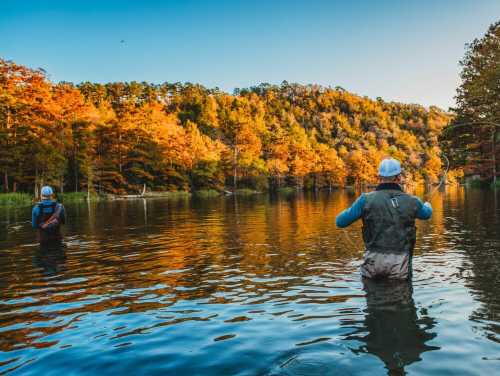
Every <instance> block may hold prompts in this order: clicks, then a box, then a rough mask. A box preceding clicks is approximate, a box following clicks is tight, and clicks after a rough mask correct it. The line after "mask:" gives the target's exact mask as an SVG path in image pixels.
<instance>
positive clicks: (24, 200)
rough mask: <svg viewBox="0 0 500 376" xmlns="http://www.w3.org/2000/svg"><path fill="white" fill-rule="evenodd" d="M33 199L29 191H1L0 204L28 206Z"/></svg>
mask: <svg viewBox="0 0 500 376" xmlns="http://www.w3.org/2000/svg"><path fill="white" fill-rule="evenodd" d="M32 200H33V196H31V195H30V194H29V193H0V206H27V205H31V204H32Z"/></svg>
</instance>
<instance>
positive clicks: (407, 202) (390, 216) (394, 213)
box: [362, 189, 419, 256]
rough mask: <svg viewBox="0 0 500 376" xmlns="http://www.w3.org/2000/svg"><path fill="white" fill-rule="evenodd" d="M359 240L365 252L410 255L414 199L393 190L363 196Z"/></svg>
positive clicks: (417, 206) (415, 206)
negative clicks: (361, 230) (360, 238)
mask: <svg viewBox="0 0 500 376" xmlns="http://www.w3.org/2000/svg"><path fill="white" fill-rule="evenodd" d="M365 199H366V201H365V205H364V207H363V217H362V218H363V240H364V242H365V247H366V250H368V251H370V252H377V253H386V254H389V253H390V254H409V255H410V256H412V255H413V248H414V247H415V241H416V227H415V218H416V216H417V212H418V210H419V205H418V201H417V198H416V197H414V196H411V195H408V194H406V193H404V192H402V191H400V190H396V189H382V190H378V191H374V192H370V193H366V194H365Z"/></svg>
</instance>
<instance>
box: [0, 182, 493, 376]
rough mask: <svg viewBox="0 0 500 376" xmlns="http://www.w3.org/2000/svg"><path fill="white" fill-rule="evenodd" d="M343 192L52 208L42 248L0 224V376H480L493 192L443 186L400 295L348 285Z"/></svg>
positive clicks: (353, 258) (354, 255) (357, 256)
mask: <svg viewBox="0 0 500 376" xmlns="http://www.w3.org/2000/svg"><path fill="white" fill-rule="evenodd" d="M355 197H356V196H355V194H354V192H347V191H338V192H334V193H332V194H320V195H313V194H308V195H291V196H278V197H272V196H267V195H258V196H252V197H238V198H234V197H221V198H215V199H210V200H201V199H198V200H197V199H192V200H188V199H181V200H175V201H167V200H160V199H155V200H149V201H143V200H137V201H128V202H126V201H120V202H102V203H96V204H91V205H90V206H88V205H87V204H86V203H83V204H73V205H67V206H66V209H67V216H68V222H69V223H68V225H67V226H66V229H65V233H66V237H65V240H66V247H65V248H63V249H47V250H42V249H40V247H39V246H38V244H36V242H35V236H34V234H33V232H32V230H31V229H30V225H29V224H28V223H26V222H25V221H26V220H28V219H29V215H30V209H29V208H21V209H5V208H3V209H2V210H1V212H0V222H1V225H0V373H2V372H12V373H13V374H23V375H42V374H43V375H52V374H53V375H60V374H101V375H124V374H163V375H165V374H171V375H174V374H175V375H191V374H193V375H235V374H237V375H327V374H329V375H331V374H334V375H385V374H391V375H400V374H401V375H402V374H405V373H407V374H409V375H440V376H441V375H495V374H499V373H500V294H499V293H498V291H499V290H500V231H499V228H500V227H499V226H500V193H499V196H496V195H495V194H494V192H493V191H481V190H464V189H461V188H457V189H449V190H448V192H446V193H441V192H439V193H438V194H436V195H434V196H433V198H432V204H433V207H434V217H433V219H432V220H431V221H429V222H419V223H418V240H417V247H416V250H415V257H414V262H413V264H414V276H413V283H412V284H411V285H410V284H407V283H389V284H387V283H386V284H374V283H372V284H365V285H364V284H363V282H362V280H361V278H360V274H359V271H358V268H359V265H360V260H361V257H362V242H361V237H360V224H359V223H357V224H355V225H353V226H352V227H351V228H349V230H347V231H342V230H338V229H336V228H335V223H334V220H335V216H336V214H337V213H338V212H340V210H341V209H343V208H344V207H346V206H347V205H348V204H349V203H351V202H352V201H353V200H354V199H355Z"/></svg>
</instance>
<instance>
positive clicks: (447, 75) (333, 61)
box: [0, 0, 500, 109]
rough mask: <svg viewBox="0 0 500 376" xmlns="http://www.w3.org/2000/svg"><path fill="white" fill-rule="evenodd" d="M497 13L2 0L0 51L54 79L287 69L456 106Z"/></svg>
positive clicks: (395, 5) (264, 1)
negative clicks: (470, 46)
mask: <svg viewBox="0 0 500 376" xmlns="http://www.w3.org/2000/svg"><path fill="white" fill-rule="evenodd" d="M499 19H500V0H481V1H476V0H432V1H427V0H415V1H413V0H406V1H399V0H387V1H382V0H379V1H376V0H372V1H370V0H366V1H363V0H357V1H341V0H339V1H336V0H241V1H238V0H178V1H170V0H163V1H160V0H157V1H153V0H141V1H139V0H119V1H118V0H116V1H115V0H108V1H106V0H100V1H94V0H84V1H83V0H71V1H68V0H65V1H59V0H38V1H34V0H33V1H30V0H0V58H2V59H6V60H13V61H15V62H16V63H18V64H22V65H26V66H29V67H31V68H43V69H45V70H46V71H47V72H48V74H49V78H50V79H51V80H52V81H54V82H58V81H70V82H74V83H78V82H82V81H92V82H101V83H104V82H110V81H148V82H154V83H161V82H165V81H168V82H193V83H200V84H202V85H205V86H207V87H211V88H213V87H219V88H221V89H222V90H225V91H228V92H232V91H233V89H234V88H236V87H239V88H242V87H249V86H254V85H258V84H260V83H263V82H266V83H271V84H279V83H281V82H282V81H283V80H286V81H288V82H297V83H301V84H310V83H311V84H320V85H323V86H332V87H335V86H342V87H343V88H344V89H346V90H349V91H352V92H355V93H357V94H359V95H363V96H364V95H366V96H368V97H371V98H376V97H382V98H383V99H385V100H387V101H398V102H406V103H419V104H422V105H424V106H429V105H437V106H439V107H441V108H443V109H448V107H450V106H453V105H454V95H455V90H456V87H457V85H458V84H459V82H460V77H459V74H460V66H459V60H460V59H461V58H462V57H463V55H464V52H465V44H466V43H468V42H471V41H472V40H473V39H474V38H479V37H481V36H482V35H483V34H484V33H485V31H486V29H487V28H488V26H489V25H490V24H491V23H493V22H495V21H498V20H499Z"/></svg>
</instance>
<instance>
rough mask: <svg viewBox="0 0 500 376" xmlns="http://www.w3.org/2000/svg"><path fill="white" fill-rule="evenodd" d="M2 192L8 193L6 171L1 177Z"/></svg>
mask: <svg viewBox="0 0 500 376" xmlns="http://www.w3.org/2000/svg"><path fill="white" fill-rule="evenodd" d="M3 190H4V192H8V191H9V175H8V174H7V171H5V172H4V175H3Z"/></svg>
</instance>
